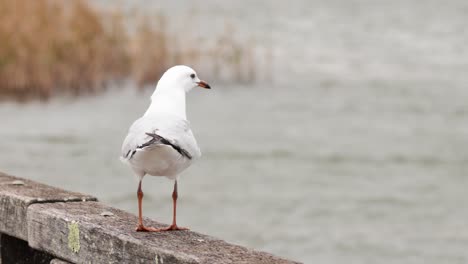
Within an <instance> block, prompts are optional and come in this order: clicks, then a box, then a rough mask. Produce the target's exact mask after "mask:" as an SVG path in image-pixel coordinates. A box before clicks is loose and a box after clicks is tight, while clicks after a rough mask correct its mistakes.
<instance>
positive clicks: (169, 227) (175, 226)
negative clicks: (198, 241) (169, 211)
mask: <svg viewBox="0 0 468 264" xmlns="http://www.w3.org/2000/svg"><path fill="white" fill-rule="evenodd" d="M175 230H189V229H188V228H187V227H179V226H177V225H170V226H168V227H166V228H161V231H175Z"/></svg>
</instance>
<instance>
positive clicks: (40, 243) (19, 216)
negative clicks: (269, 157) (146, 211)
mask: <svg viewBox="0 0 468 264" xmlns="http://www.w3.org/2000/svg"><path fill="white" fill-rule="evenodd" d="M104 212H106V213H104ZM103 213H104V214H103ZM145 221H146V223H147V224H148V225H153V226H155V227H162V226H163V225H162V224H160V223H157V222H154V221H152V220H150V219H145ZM136 222H137V217H136V216H134V215H132V214H130V213H127V212H125V211H122V210H119V209H116V208H112V207H110V206H107V205H105V204H102V203H99V202H97V201H96V198H94V197H92V196H88V195H83V194H78V193H72V192H67V191H64V190H60V189H57V188H53V187H50V186H46V185H43V184H39V183H35V182H32V181H28V180H25V179H20V178H16V177H12V176H8V175H5V174H0V233H4V234H8V235H10V236H13V237H16V238H19V239H22V240H24V241H27V242H24V244H28V245H29V247H30V248H31V249H32V250H33V251H34V252H36V251H37V252H43V253H44V256H47V259H46V260H45V262H43V263H66V261H69V262H71V263H294V262H292V261H290V260H286V259H282V258H279V257H276V256H273V255H271V254H268V253H264V252H259V251H254V250H251V249H248V248H245V247H241V246H237V245H232V244H229V243H227V242H225V241H223V240H220V239H216V238H213V237H210V236H207V235H203V234H199V233H196V232H191V231H173V232H162V233H141V232H135V231H134V228H135V224H136ZM164 226H165V225H164ZM0 236H1V234H0ZM2 240H4V239H3V238H2ZM20 244H21V243H20ZM0 248H1V249H2V251H3V248H4V247H2V245H1V244H0ZM52 256H53V257H57V258H60V259H61V260H59V259H52ZM3 259H5V258H4V256H2V255H0V263H2V260H3Z"/></svg>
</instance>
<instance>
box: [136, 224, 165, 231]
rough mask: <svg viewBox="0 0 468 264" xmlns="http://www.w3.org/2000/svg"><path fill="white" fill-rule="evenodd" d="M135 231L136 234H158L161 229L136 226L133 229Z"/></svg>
mask: <svg viewBox="0 0 468 264" xmlns="http://www.w3.org/2000/svg"><path fill="white" fill-rule="evenodd" d="M135 231H137V232H159V231H162V229H159V228H154V227H151V226H144V225H138V226H137V227H136V228H135Z"/></svg>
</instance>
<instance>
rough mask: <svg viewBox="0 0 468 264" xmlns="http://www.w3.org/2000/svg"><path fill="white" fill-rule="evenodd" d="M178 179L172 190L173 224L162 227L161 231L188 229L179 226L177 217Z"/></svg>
mask: <svg viewBox="0 0 468 264" xmlns="http://www.w3.org/2000/svg"><path fill="white" fill-rule="evenodd" d="M177 197H178V193H177V180H176V181H175V182H174V191H172V206H173V207H172V209H173V211H172V225H170V226H168V227H166V228H163V229H161V231H170V230H188V228H186V227H178V226H177V223H176V221H177V217H176V211H177Z"/></svg>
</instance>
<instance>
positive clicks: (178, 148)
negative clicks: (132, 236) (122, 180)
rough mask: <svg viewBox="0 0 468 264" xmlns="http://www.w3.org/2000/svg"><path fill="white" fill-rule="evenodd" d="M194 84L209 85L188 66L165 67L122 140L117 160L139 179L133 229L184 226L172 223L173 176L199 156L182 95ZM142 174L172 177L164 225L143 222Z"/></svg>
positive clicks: (153, 230)
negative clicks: (144, 107) (169, 207)
mask: <svg viewBox="0 0 468 264" xmlns="http://www.w3.org/2000/svg"><path fill="white" fill-rule="evenodd" d="M197 86H198V87H203V88H206V89H210V88H211V87H210V86H209V85H208V84H207V83H206V82H204V81H202V80H200V79H199V78H198V76H197V74H196V72H195V71H194V70H193V69H192V68H190V67H187V66H183V65H178V66H174V67H172V68H170V69H169V70H167V71H166V72H165V73H164V74H163V76H162V77H161V79H160V80H159V82H158V84H157V86H156V90H155V91H154V93H153V95H152V96H151V104H150V106H149V107H148V109H147V110H146V112H145V114H144V115H143V116H142V117H140V118H139V119H137V120H136V121H135V122H134V123H133V124H132V126H131V127H130V129H129V131H128V135H127V137H126V138H125V140H124V142H123V145H122V156H121V160H122V162H124V163H126V164H128V165H129V166H130V167H131V168H132V170H133V171H134V173H135V174H136V176H138V178H139V183H138V191H137V197H138V226H137V228H136V231H147V232H158V231H165V230H185V229H187V228H183V227H178V226H177V223H176V207H177V178H178V175H179V173H181V172H182V171H183V170H185V169H186V168H187V167H188V166H190V164H191V163H192V162H193V161H194V160H196V159H197V158H199V157H200V156H201V152H200V148H199V147H198V145H197V142H196V140H195V137H194V136H193V133H192V130H191V129H190V123H189V122H188V121H187V117H186V112H185V94H186V93H187V92H189V91H190V90H192V89H193V88H194V87H197ZM146 174H148V175H152V176H166V177H167V178H169V179H171V180H174V190H173V192H172V200H173V219H172V225H170V226H169V227H167V228H162V229H159V228H154V227H146V226H144V225H143V213H142V209H141V204H142V199H143V191H142V189H141V182H142V180H143V177H144V176H145V175H146Z"/></svg>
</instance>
